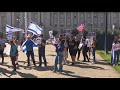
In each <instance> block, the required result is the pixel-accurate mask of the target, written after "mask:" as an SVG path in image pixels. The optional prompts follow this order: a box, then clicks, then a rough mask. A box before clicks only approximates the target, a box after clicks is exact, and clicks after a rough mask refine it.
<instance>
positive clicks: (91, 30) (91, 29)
mask: <svg viewBox="0 0 120 90" xmlns="http://www.w3.org/2000/svg"><path fill="white" fill-rule="evenodd" d="M92 25H93V23H91V31H92Z"/></svg>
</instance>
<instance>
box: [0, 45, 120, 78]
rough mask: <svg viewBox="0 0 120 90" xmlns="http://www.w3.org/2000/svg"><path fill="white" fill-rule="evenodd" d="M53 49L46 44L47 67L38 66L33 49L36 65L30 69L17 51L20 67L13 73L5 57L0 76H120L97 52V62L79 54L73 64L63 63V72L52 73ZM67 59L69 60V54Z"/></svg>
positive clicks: (24, 58)
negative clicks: (85, 58)
mask: <svg viewBox="0 0 120 90" xmlns="http://www.w3.org/2000/svg"><path fill="white" fill-rule="evenodd" d="M54 51H55V48H54V46H52V45H47V46H46V58H47V62H48V67H47V68H44V67H42V68H40V67H38V55H37V50H35V60H36V63H37V67H32V68H31V69H30V68H26V65H27V63H26V60H27V58H26V55H25V54H24V53H22V52H19V64H20V68H19V69H18V70H17V74H13V73H12V72H11V70H12V65H11V61H10V58H9V57H5V64H4V65H0V72H2V73H1V74H0V78H120V74H118V73H117V72H116V71H115V70H114V69H113V68H112V67H111V66H110V65H108V64H107V63H106V62H105V61H104V60H103V59H102V58H101V57H100V56H99V55H98V54H96V57H97V64H92V63H91V62H92V60H91V62H82V61H83V57H82V54H81V57H80V61H76V64H75V66H70V65H64V67H63V68H64V73H63V74H58V73H53V72H52V71H51V70H53V65H54V60H55V55H56V53H55V52H54ZM91 58H92V57H91ZM0 59H1V58H0ZM68 61H69V62H71V58H70V56H69V58H68ZM0 63H1V60H0ZM31 64H32V63H31Z"/></svg>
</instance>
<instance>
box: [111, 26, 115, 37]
mask: <svg viewBox="0 0 120 90" xmlns="http://www.w3.org/2000/svg"><path fill="white" fill-rule="evenodd" d="M112 30H113V38H114V37H115V32H114V30H115V25H114V24H113V26H112Z"/></svg>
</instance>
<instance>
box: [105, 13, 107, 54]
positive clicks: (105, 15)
mask: <svg viewBox="0 0 120 90" xmlns="http://www.w3.org/2000/svg"><path fill="white" fill-rule="evenodd" d="M105 16H106V26H105V54H108V48H107V12H106V13H105Z"/></svg>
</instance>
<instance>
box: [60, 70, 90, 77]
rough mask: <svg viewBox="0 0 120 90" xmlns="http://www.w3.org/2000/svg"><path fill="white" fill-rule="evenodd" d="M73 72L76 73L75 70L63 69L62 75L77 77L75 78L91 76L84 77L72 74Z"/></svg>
mask: <svg viewBox="0 0 120 90" xmlns="http://www.w3.org/2000/svg"><path fill="white" fill-rule="evenodd" d="M71 74H74V72H71V71H67V70H63V73H62V75H67V76H70V77H75V78H89V77H82V76H79V75H71Z"/></svg>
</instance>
